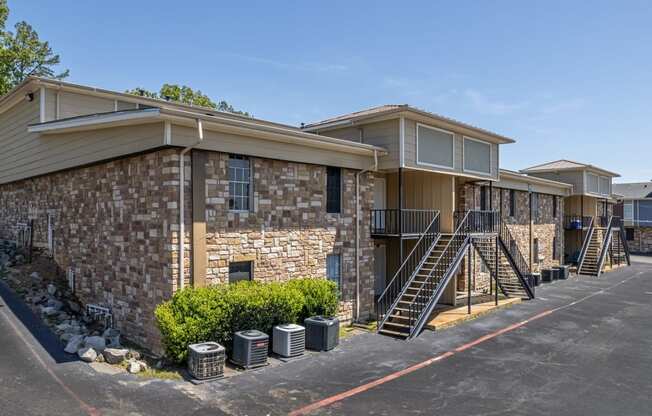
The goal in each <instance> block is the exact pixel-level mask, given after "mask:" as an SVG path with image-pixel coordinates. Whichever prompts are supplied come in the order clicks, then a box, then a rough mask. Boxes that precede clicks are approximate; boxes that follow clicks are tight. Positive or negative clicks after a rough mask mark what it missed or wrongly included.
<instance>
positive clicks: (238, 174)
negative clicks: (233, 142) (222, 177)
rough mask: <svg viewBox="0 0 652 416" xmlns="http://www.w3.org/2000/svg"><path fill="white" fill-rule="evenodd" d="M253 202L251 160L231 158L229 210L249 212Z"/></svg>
mask: <svg viewBox="0 0 652 416" xmlns="http://www.w3.org/2000/svg"><path fill="white" fill-rule="evenodd" d="M250 201H251V165H250V161H249V158H248V157H246V156H241V155H231V156H229V209H230V210H233V211H249V208H250V205H251V203H250Z"/></svg>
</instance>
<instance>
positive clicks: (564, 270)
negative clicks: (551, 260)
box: [557, 266, 570, 279]
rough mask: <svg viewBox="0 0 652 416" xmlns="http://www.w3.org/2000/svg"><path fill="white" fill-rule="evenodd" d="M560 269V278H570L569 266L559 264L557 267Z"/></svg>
mask: <svg viewBox="0 0 652 416" xmlns="http://www.w3.org/2000/svg"><path fill="white" fill-rule="evenodd" d="M557 269H558V270H559V278H560V279H568V276H569V274H570V268H569V267H568V266H559V267H557Z"/></svg>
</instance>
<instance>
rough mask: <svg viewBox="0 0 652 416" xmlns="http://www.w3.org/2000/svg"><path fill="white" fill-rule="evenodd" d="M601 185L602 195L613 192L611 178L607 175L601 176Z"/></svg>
mask: <svg viewBox="0 0 652 416" xmlns="http://www.w3.org/2000/svg"><path fill="white" fill-rule="evenodd" d="M599 187H600V193H601V194H602V195H609V194H610V193H611V192H610V188H611V180H610V179H609V178H608V177H606V176H600V184H599Z"/></svg>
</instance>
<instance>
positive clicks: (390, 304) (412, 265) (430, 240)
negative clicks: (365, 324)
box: [376, 211, 440, 329]
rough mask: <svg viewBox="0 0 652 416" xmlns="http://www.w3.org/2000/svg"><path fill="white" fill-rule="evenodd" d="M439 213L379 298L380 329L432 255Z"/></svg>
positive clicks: (435, 242)
mask: <svg viewBox="0 0 652 416" xmlns="http://www.w3.org/2000/svg"><path fill="white" fill-rule="evenodd" d="M439 237H440V233H439V212H438V211H437V214H436V215H435V217H434V218H433V219H432V220H431V221H430V224H428V226H427V228H426V229H425V231H424V232H423V233H422V234H421V237H420V238H419V240H418V241H417V243H416V244H415V245H414V248H412V250H411V251H410V253H409V254H408V255H407V257H406V258H405V260H404V261H403V263H402V264H401V266H400V267H399V268H398V270H397V272H396V273H395V274H394V277H392V280H391V281H390V282H389V284H388V285H387V287H386V288H385V290H384V291H383V293H382V294H381V295H380V297H379V298H378V302H377V311H376V312H377V314H378V328H379V329H380V328H381V327H382V325H383V324H384V323H385V321H386V320H387V317H388V316H389V312H390V311H391V310H392V309H393V308H394V306H395V305H396V303H397V302H398V301H399V299H400V298H401V295H402V294H403V292H404V291H405V288H407V287H408V285H409V283H410V281H411V280H412V279H413V278H414V275H415V274H416V273H417V272H418V271H419V269H420V268H421V266H422V265H423V262H424V261H425V259H426V258H427V257H428V255H430V252H431V251H432V249H433V247H434V246H435V245H436V244H437V241H438V240H439Z"/></svg>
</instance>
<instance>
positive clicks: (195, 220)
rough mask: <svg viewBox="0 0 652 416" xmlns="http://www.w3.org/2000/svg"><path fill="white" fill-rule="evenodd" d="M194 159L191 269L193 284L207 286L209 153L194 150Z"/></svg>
mask: <svg viewBox="0 0 652 416" xmlns="http://www.w3.org/2000/svg"><path fill="white" fill-rule="evenodd" d="M191 160H192V168H191V169H192V175H191V188H192V252H191V259H192V260H191V265H192V267H191V269H192V285H193V286H194V287H202V286H206V268H207V267H208V253H207V252H206V162H207V161H208V156H207V153H206V152H204V151H201V150H197V149H195V150H193V151H192V153H191Z"/></svg>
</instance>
